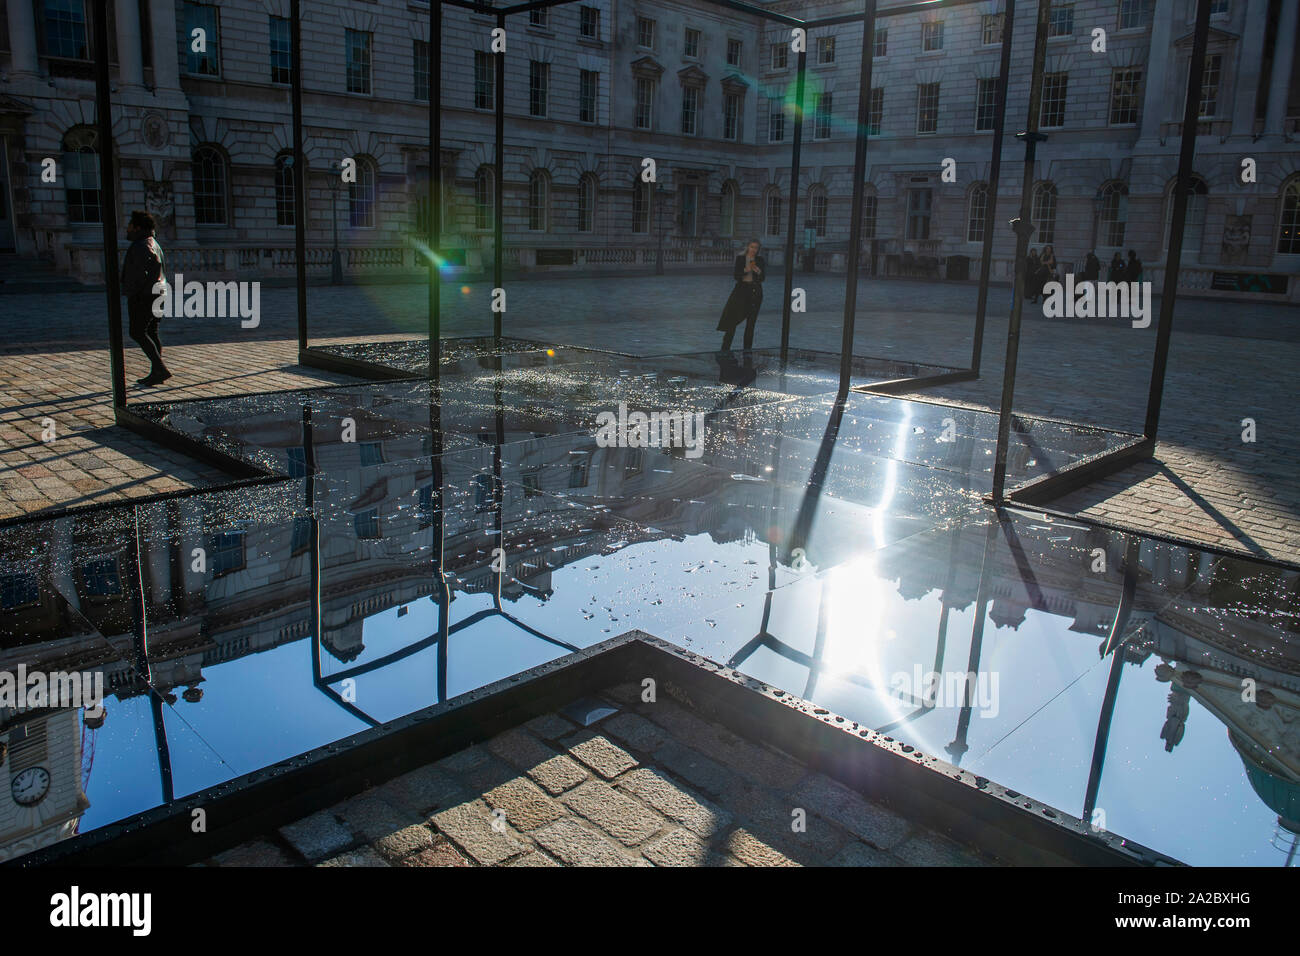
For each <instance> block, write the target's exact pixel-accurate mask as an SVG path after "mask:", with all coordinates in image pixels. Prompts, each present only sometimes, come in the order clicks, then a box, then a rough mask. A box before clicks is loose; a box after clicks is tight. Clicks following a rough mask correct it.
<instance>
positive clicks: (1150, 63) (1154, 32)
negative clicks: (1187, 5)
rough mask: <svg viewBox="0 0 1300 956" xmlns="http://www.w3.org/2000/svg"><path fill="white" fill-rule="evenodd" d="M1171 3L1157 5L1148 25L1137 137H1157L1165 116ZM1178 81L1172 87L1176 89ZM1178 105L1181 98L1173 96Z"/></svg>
mask: <svg viewBox="0 0 1300 956" xmlns="http://www.w3.org/2000/svg"><path fill="white" fill-rule="evenodd" d="M1174 6H1175V4H1174V3H1173V2H1172V0H1170V2H1166V3H1158V4H1156V12H1155V21H1154V22H1153V23H1152V24H1151V46H1150V48H1149V49H1148V51H1147V65H1146V84H1147V85H1146V95H1145V96H1143V98H1142V134H1141V136H1139V137H1138V138H1139V139H1144V140H1154V139H1157V138H1159V136H1160V124H1161V123H1162V122H1163V121H1164V118H1165V98H1166V97H1165V92H1166V90H1167V88H1168V86H1169V83H1168V79H1169V63H1170V60H1171V59H1172V58H1173V56H1172V54H1173V52H1174V51H1173V32H1174ZM1177 85H1178V84H1177V82H1175V84H1174V86H1175V88H1177ZM1176 99H1177V102H1178V103H1179V105H1181V104H1182V102H1183V98H1182V97H1181V96H1178V97H1176Z"/></svg>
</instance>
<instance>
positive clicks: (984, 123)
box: [975, 77, 998, 132]
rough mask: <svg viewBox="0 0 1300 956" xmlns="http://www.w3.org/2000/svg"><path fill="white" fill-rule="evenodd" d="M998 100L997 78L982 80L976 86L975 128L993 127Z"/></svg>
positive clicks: (977, 129) (985, 128)
mask: <svg viewBox="0 0 1300 956" xmlns="http://www.w3.org/2000/svg"><path fill="white" fill-rule="evenodd" d="M997 101H998V81H997V78H996V77H994V78H992V79H983V80H980V81H979V82H978V83H977V84H976V86H975V130H976V131H977V132H978V131H980V130H987V129H992V128H993V121H994V119H995V118H996V114H997Z"/></svg>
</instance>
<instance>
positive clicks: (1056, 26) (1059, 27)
mask: <svg viewBox="0 0 1300 956" xmlns="http://www.w3.org/2000/svg"><path fill="white" fill-rule="evenodd" d="M1047 36H1048V38H1049V39H1050V38H1051V37H1068V36H1074V4H1072V3H1062V4H1059V5H1056V4H1054V5H1053V6H1052V15H1051V18H1050V19H1049V20H1048V21H1047Z"/></svg>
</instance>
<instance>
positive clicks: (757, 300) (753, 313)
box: [718, 239, 767, 352]
mask: <svg viewBox="0 0 1300 956" xmlns="http://www.w3.org/2000/svg"><path fill="white" fill-rule="evenodd" d="M760 248H762V247H761V246H760V245H759V243H758V240H757V239H751V240H749V242H748V243H747V244H746V246H745V251H744V252H742V253H741V254H740V255H738V256H736V263H735V266H734V268H733V269H732V270H731V271H732V275H733V277H734V278H735V280H736V287H735V288H734V289H732V290H731V295H730V296H728V297H727V304H726V306H724V307H723V309H722V317H721V318H720V319H718V331H719V332H723V333H725V334H724V335H723V336H722V351H724V352H729V351H731V340H732V339H733V338H735V336H736V329H737V327H738V326H739V325H740V324H741V323H742V322H743V323H744V324H745V351H746V352H748V351H749V350H750V349H752V348H753V347H754V323H755V322H756V321H757V320H758V309H759V306H761V305H762V304H763V277H764V276H765V275H766V274H767V260H765V259H764V258H763V257H762V256H760V255H759V254H758V250H759V249H760Z"/></svg>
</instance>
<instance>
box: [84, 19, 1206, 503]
mask: <svg viewBox="0 0 1300 956" xmlns="http://www.w3.org/2000/svg"><path fill="white" fill-rule="evenodd" d="M97 2H98V4H99V5H100V7H101V8H102V7H103V6H104V5H105V4H106V0H97ZM572 2H574V0H533V2H528V3H519V4H515V5H513V6H510V7H506V8H497V7H492V6H487V5H484V4H480V3H476V2H473V0H430V11H429V16H430V98H429V148H430V162H429V170H430V176H429V202H430V216H429V222H430V231H429V236H428V240H429V249H428V253H429V255H428V258H429V295H428V300H429V306H428V326H429V353H430V373H431V374H433V370H434V369H436V368H437V362H438V358H439V353H440V333H441V321H440V319H441V315H440V281H441V280H440V275H439V269H438V262H437V258H436V249H437V244H438V240H439V238H440V233H441V197H442V191H441V186H442V169H441V161H440V160H441V155H440V154H441V129H440V126H441V124H440V120H439V105H440V104H439V100H440V98H441V66H442V50H441V42H440V41H441V34H442V27H441V25H442V7H443V5H444V4H445V5H449V6H454V7H459V8H463V9H467V10H471V11H474V12H476V13H479V14H481V15H483V16H486V17H490V18H493V19H495V21H496V23H497V25H498V26H504V25H505V23H506V20H507V18H508V17H509V16H511V15H513V14H520V13H526V12H529V11H531V10H536V9H543V8H547V7H553V6H559V5H561V4H565V3H572ZM701 2H703V3H707V4H710V5H713V6H721V7H725V8H728V9H732V10H735V11H737V12H742V13H745V14H749V15H752V16H755V17H759V18H761V19H765V20H769V21H773V22H777V23H782V24H786V25H788V26H791V27H799V28H802V29H805V30H812V29H816V28H818V27H825V26H831V25H836V24H843V23H861V24H862V25H863V35H862V43H863V56H862V65H861V76H860V84H861V85H860V87H859V89H860V91H861V90H869V89H870V88H871V87H870V83H871V55H870V54H871V49H872V47H871V44H872V42H873V35H874V30H875V23H876V20H877V19H883V18H886V17H896V16H904V15H908V14H913V13H921V12H925V11H930V10H935V9H941V8H946V7H954V6H964V5H968V4H971V3H978V2H982V0H922V2H917V3H910V4H906V5H902V6H896V7H890V8H887V9H884V10H879V11H878V10H877V9H876V0H864V10H863V11H862V12H861V13H853V14H844V15H839V16H834V17H823V18H820V19H812V20H801V19H799V18H797V17H792V16H788V15H785V14H780V13H776V12H774V11H770V10H766V9H764V8H762V7H758V6H754V5H752V4H749V3H746V2H743V0H701ZM1016 2H1017V0H1005V18H1006V19H1005V21H1004V30H1003V37H1002V47H1001V51H1000V64H1001V69H1000V75H999V80H998V85H997V89H996V97H995V116H994V130H993V145H992V154H991V168H990V172H991V176H990V183H989V188H990V192H989V202H988V204H987V208H986V215H985V230H984V246H983V256H982V263H981V269H980V283H979V298H978V304H977V308H976V316H975V325H974V334H973V343H972V350H971V362H970V367H969V368H966V369H958V370H954V371H951V372H948V373H944V374H939V375H931V376H926V377H921V378H915V379H910V380H895V381H890V382H883V383H877V384H874V385H862V386H858V387H857V389H856V390H859V391H874V392H885V393H890V392H901V391H910V390H914V389H916V388H919V387H926V386H930V385H938V384H942V383H945V382H954V381H964V380H971V379H975V378H978V377H979V372H980V361H981V356H982V345H983V337H984V327H985V315H986V310H987V304H988V285H989V273H990V268H991V259H992V256H991V252H992V249H991V245H992V240H993V228H994V226H995V222H996V214H997V213H996V207H997V199H998V179H999V175H1000V170H1001V153H1002V146H1003V133H1004V127H1005V122H1006V101H1007V85H1008V77H1009V70H1010V57H1011V43H1012V33H1013V29H1012V28H1013V26H1014V18H1015V6H1016ZM1021 2H1024V0H1021ZM1051 6H1052V4H1051V0H1038V17H1037V20H1038V26H1037V31H1036V37H1035V53H1034V61H1033V70H1032V72H1031V76H1030V108H1029V115H1028V117H1027V123H1026V129H1025V131H1023V132H1022V133H1020V134H1018V138H1020V139H1022V140H1024V142H1025V160H1024V168H1025V185H1024V188H1023V189H1022V192H1021V196H1020V214H1019V216H1018V217H1017V218H1016V219H1015V220H1012V227H1013V229H1014V230H1015V231H1016V233H1017V249H1018V256H1017V262H1016V276H1015V282H1014V293H1013V307H1012V315H1011V322H1010V325H1009V327H1008V334H1007V346H1006V365H1005V367H1004V372H1003V389H1002V400H1001V407H1000V414H999V428H998V446H997V458H996V460H995V468H994V481H993V489H992V492H991V494H990V495H989V496H988V498H989V500H990V501H991V502H992V503H993V504H994V505H995V506H1001V505H1002V504H1004V503H1019V504H1024V505H1034V506H1035V507H1041V506H1042V505H1043V503H1044V502H1046V501H1049V500H1051V499H1053V498H1056V497H1058V496H1060V495H1062V494H1064V493H1066V492H1068V491H1070V490H1072V489H1074V488H1077V487H1080V486H1082V485H1085V484H1088V483H1089V482H1092V481H1094V480H1096V479H1098V478H1101V477H1104V476H1105V475H1108V474H1111V473H1113V472H1115V471H1117V470H1119V469H1122V468H1124V467H1126V466H1128V465H1129V464H1131V463H1133V462H1135V461H1139V460H1142V459H1145V458H1149V457H1150V456H1151V455H1152V454H1153V453H1154V450H1155V444H1156V432H1157V427H1158V424H1159V415H1160V409H1161V400H1162V397H1163V390H1164V381H1165V374H1166V370H1167V366H1168V356H1169V348H1170V339H1171V335H1172V330H1173V307H1174V303H1175V301H1176V296H1177V284H1178V271H1179V264H1180V262H1181V254H1182V239H1183V236H1182V231H1183V228H1184V226H1185V223H1186V216H1187V201H1188V200H1187V189H1186V186H1187V184H1189V183H1190V182H1191V179H1192V164H1193V160H1194V157H1195V149H1196V132H1197V119H1198V117H1197V115H1196V106H1197V103H1198V102H1199V97H1200V89H1201V83H1202V74H1203V68H1204V63H1205V57H1206V45H1207V39H1208V34H1209V11H1210V0H1197V7H1196V26H1195V33H1194V39H1193V47H1192V55H1191V68H1190V70H1189V73H1188V81H1187V100H1186V107H1185V112H1184V118H1183V124H1182V140H1181V148H1180V152H1179V162H1178V175H1177V182H1176V186H1175V190H1174V204H1173V220H1172V226H1171V235H1170V243H1169V250H1168V257H1167V260H1166V266H1165V273H1164V288H1163V293H1162V300H1161V308H1160V318H1159V326H1158V330H1157V342H1156V348H1155V355H1154V358H1153V364H1152V372H1151V381H1150V389H1149V393H1148V399H1147V412H1146V421H1145V426H1144V430H1143V434H1142V435H1141V436H1134V437H1133V440H1132V441H1130V442H1128V443H1126V444H1125V445H1124V446H1123V447H1121V448H1119V449H1117V450H1115V451H1112V452H1109V453H1106V454H1103V455H1099V456H1096V457H1095V458H1092V459H1088V460H1086V461H1084V462H1081V463H1077V464H1075V465H1073V466H1071V467H1069V468H1066V469H1064V470H1062V471H1060V472H1057V473H1055V474H1052V475H1049V476H1046V477H1040V478H1036V479H1033V480H1031V481H1027V482H1024V483H1022V484H1021V485H1019V486H1017V487H1015V488H1012V489H1010V490H1009V491H1008V489H1007V487H1006V460H1007V452H1008V447H1009V442H1010V430H1011V423H1012V418H1013V411H1012V405H1013V401H1014V395H1015V379H1016V364H1017V359H1018V356H1019V339H1020V324H1021V316H1022V311H1023V306H1024V290H1025V279H1026V276H1025V264H1024V254H1023V252H1024V248H1025V247H1027V245H1028V242H1029V236H1030V234H1031V233H1032V231H1033V226H1032V223H1031V222H1030V206H1029V204H1030V202H1031V195H1032V194H1031V189H1030V187H1031V186H1032V183H1033V168H1034V167H1033V164H1034V154H1035V147H1036V143H1037V142H1038V141H1040V140H1041V139H1043V138H1045V137H1044V136H1043V135H1042V134H1040V133H1038V132H1037V123H1038V115H1037V114H1038V110H1037V106H1038V102H1039V97H1040V95H1041V85H1042V83H1041V80H1042V74H1043V65H1044V55H1045V46H1046V43H1045V38H1046V24H1047V21H1048V18H1049V17H1050V12H1051ZM291 19H292V24H291V44H292V50H291V64H290V74H291V84H290V86H291V89H290V99H291V104H292V110H293V117H292V123H293V140H294V143H293V179H294V187H295V190H294V205H295V227H294V229H295V236H294V239H295V251H296V266H297V269H296V273H297V275H296V279H297V297H298V301H297V306H298V345H299V361H300V362H301V363H302V364H305V365H314V366H318V367H326V368H331V369H335V370H340V371H351V372H354V373H359V374H363V375H364V374H366V369H365V368H364V367H363V365H361V364H354V365H353V366H352V367H350V368H342V367H341V366H340V360H339V359H338V357H335V356H328V355H324V354H323V353H321V352H319V351H317V350H313V349H312V348H311V347H310V342H309V330H308V315H307V296H306V269H305V260H306V255H305V244H306V216H305V208H304V207H305V203H306V160H305V155H304V145H303V132H302V93H303V87H302V55H301V54H302V42H301V41H302V37H301V10H300V0H291ZM94 30H95V33H94V41H95V50H94V54H95V83H96V113H97V124H98V130H99V137H100V150H99V154H100V171H101V177H102V180H103V182H105V183H112V182H114V181H115V176H114V170H113V139H112V116H111V113H112V100H111V95H110V90H111V87H110V78H109V64H108V58H107V55H106V54H107V49H108V44H107V27H106V18H105V17H104V16H98V17H96V18H95V19H94ZM797 67H798V76H797V80H796V82H797V90H798V93H799V95H800V97H801V98H800V100H799V102H798V108H797V110H796V115H795V126H794V130H795V139H794V144H793V152H792V168H791V187H790V189H791V201H790V209H789V213H788V216H789V219H788V221H787V229H786V246H785V257H786V293H787V294H786V295H785V297H784V303H783V307H782V329H781V343H782V349H783V351H784V350H788V348H789V332H790V295H789V289H790V286H791V283H792V281H793V280H792V272H793V257H794V235H795V223H796V217H797V198H798V196H797V193H798V176H799V158H800V149H801V145H802V115H803V105H804V104H803V100H802V95H803V91H804V89H805V79H806V54H804V53H801V54H799V56H798V60H797ZM504 71H505V60H504V56H503V55H498V56H497V58H496V83H497V87H496V110H495V123H496V143H495V154H496V162H495V170H494V173H495V177H496V181H495V184H494V185H495V187H496V191H495V197H494V205H495V210H494V212H495V223H494V235H495V248H494V254H493V281H494V283H495V284H496V286H497V287H500V286H501V283H502V252H503V250H502V238H503V213H504V209H503V202H504V199H503V194H504V188H503V187H504V182H503V177H504V170H503V162H502V160H503V158H504V157H503V152H504V141H503V140H504V102H505V98H504V95H503V93H504V81H505V76H504ZM867 108H868V97H866V96H865V95H859V107H858V114H859V115H858V121H857V129H856V144H855V154H854V169H853V198H852V210H853V211H852V222H851V224H850V240H849V249H848V262H847V266H848V268H847V275H846V282H845V303H844V318H843V326H842V342H841V354H840V360H841V367H840V381H839V395H840V397H841V399H842V398H843V397H845V396H846V395H847V393H848V391H849V388H850V382H849V367H850V364H851V361H852V358H853V355H852V350H853V337H854V324H855V318H856V316H855V309H856V301H857V284H858V268H859V256H860V252H861V250H860V248H859V246H860V245H861V230H862V222H861V218H862V217H861V213H862V207H863V198H864V195H865V186H866V184H865V176H866V159H867V149H868V138H869V137H868V125H867ZM100 203H101V212H102V222H103V226H104V228H103V233H104V253H105V255H104V266H105V278H106V286H107V294H108V315H109V329H108V332H109V350H110V364H111V369H112V388H113V405H114V416H115V421H116V422H117V423H118V424H120V425H124V426H126V427H128V428H131V429H132V430H135V431H138V432H141V433H143V434H145V435H146V437H149V438H151V439H153V440H156V441H159V442H160V443H162V444H164V445H167V446H170V447H173V448H177V449H178V450H181V451H183V452H185V453H187V454H191V455H197V456H199V457H203V458H205V459H206V460H208V461H210V462H212V463H214V464H218V465H219V466H222V467H229V468H231V469H232V470H233V471H234V472H235V473H236V474H238V475H239V476H240V477H252V475H251V474H250V473H249V472H247V471H242V472H241V471H240V468H239V466H236V465H234V464H233V463H232V461H231V460H230V459H228V458H227V457H226V456H224V455H221V454H220V453H217V452H214V451H213V450H212V449H210V448H206V447H204V446H202V445H201V444H199V443H198V442H195V441H193V440H189V439H184V438H182V437H180V436H178V435H177V434H176V433H174V432H172V431H170V430H168V429H164V428H161V427H159V426H158V425H157V424H156V423H153V422H149V421H147V420H145V419H144V418H142V417H141V416H138V415H135V414H133V413H132V412H131V411H130V409H129V407H128V406H127V401H126V388H125V380H124V358H123V341H122V308H121V298H120V277H119V270H118V262H117V248H118V246H117V236H116V233H117V209H116V192H115V190H112V189H108V188H106V189H103V190H101V191H100ZM501 335H502V328H501V315H500V313H494V316H493V337H494V340H495V341H498V342H499V341H500V339H501ZM385 377H387V376H385ZM401 377H406V376H405V375H403V376H401ZM1053 513H1057V514H1062V515H1071V516H1073V515H1072V513H1070V512H1053Z"/></svg>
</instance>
